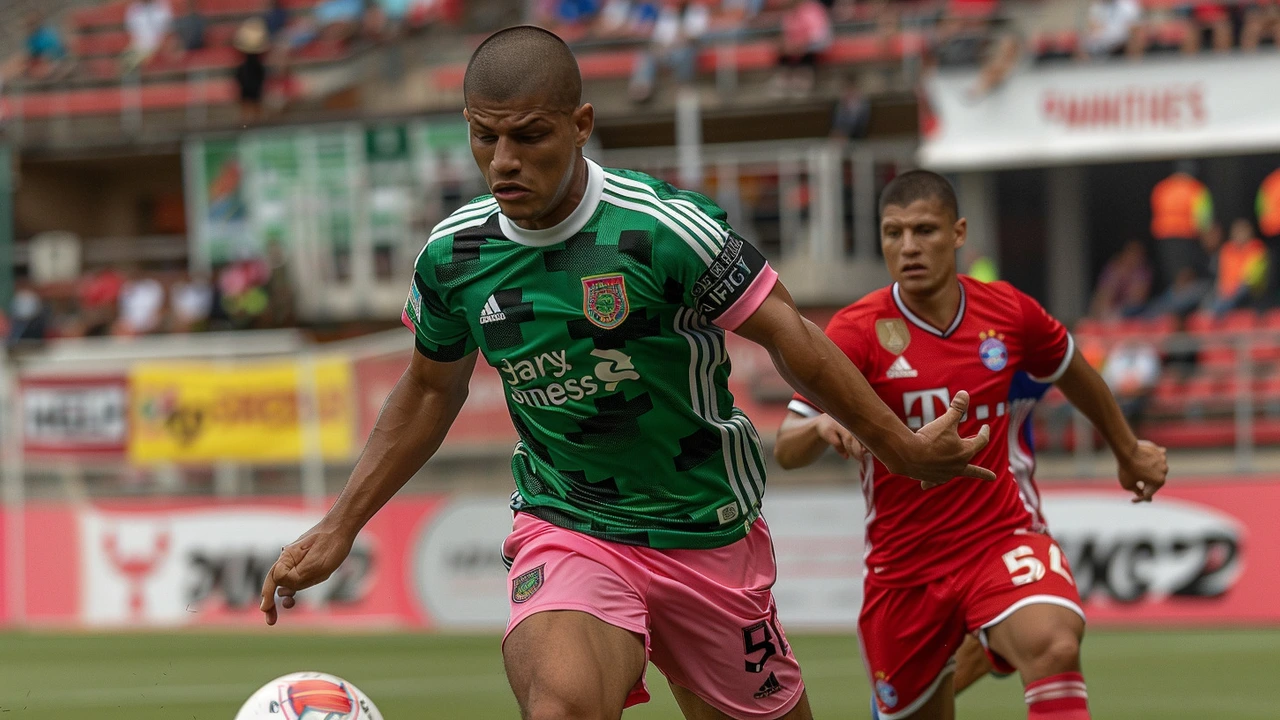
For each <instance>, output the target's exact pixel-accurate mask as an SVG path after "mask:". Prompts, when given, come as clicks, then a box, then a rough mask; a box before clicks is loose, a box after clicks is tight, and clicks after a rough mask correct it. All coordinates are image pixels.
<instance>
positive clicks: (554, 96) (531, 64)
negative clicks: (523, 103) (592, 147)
mask: <svg viewBox="0 0 1280 720" xmlns="http://www.w3.org/2000/svg"><path fill="white" fill-rule="evenodd" d="M462 93H463V96H464V100H465V102H466V105H467V107H471V106H472V105H473V103H475V102H476V101H488V102H495V103H503V102H506V101H510V100H515V99H518V98H531V97H537V98H538V99H539V100H540V101H542V102H543V103H545V104H546V106H547V109H552V110H558V111H565V112H573V111H574V110H576V109H577V108H578V106H579V105H581V104H582V75H581V73H579V72H578V61H577V60H576V59H575V58H574V57H573V51H572V50H570V49H569V46H568V45H565V44H564V41H563V40H561V39H560V38H559V37H558V36H556V35H555V33H552V32H549V31H547V30H543V29H542V28H539V27H534V26H532V25H520V26H517V27H513V28H507V29H506V30H499V31H498V32H496V33H494V34H492V35H490V36H489V37H488V39H486V40H485V41H484V42H482V43H480V47H478V48H476V51H475V52H474V53H472V55H471V61H470V62H468V63H467V74H466V76H465V77H464V78H463V81H462Z"/></svg>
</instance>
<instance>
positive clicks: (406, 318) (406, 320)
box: [400, 308, 418, 333]
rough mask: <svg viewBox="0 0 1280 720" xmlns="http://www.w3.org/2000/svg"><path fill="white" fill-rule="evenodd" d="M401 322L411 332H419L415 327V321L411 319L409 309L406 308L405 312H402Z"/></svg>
mask: <svg viewBox="0 0 1280 720" xmlns="http://www.w3.org/2000/svg"><path fill="white" fill-rule="evenodd" d="M400 322H402V323H404V326H405V327H407V328H409V329H410V330H412V331H414V332H415V333H416V332H418V329H417V328H415V327H414V326H413V321H412V320H410V319H409V309H408V308H405V309H404V310H403V311H401V313H400Z"/></svg>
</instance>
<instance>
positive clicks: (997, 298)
mask: <svg viewBox="0 0 1280 720" xmlns="http://www.w3.org/2000/svg"><path fill="white" fill-rule="evenodd" d="M960 284H961V285H962V286H963V287H964V292H965V296H966V299H967V301H968V302H969V303H971V304H973V305H974V306H977V307H987V308H989V309H992V310H995V311H997V312H1005V311H1010V312H1015V313H1016V312H1020V308H1021V306H1022V299H1023V298H1025V297H1027V295H1026V294H1025V293H1023V292H1022V291H1021V290H1019V289H1018V288H1016V287H1014V286H1013V285H1012V284H1011V283H1009V282H1008V281H1005V280H993V281H992V282H983V281H981V280H975V279H974V278H971V277H969V276H968V275H961V276H960Z"/></svg>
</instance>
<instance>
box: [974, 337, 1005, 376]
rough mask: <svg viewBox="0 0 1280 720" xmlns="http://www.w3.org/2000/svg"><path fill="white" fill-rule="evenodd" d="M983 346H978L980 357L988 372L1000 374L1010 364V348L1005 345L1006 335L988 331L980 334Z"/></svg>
mask: <svg viewBox="0 0 1280 720" xmlns="http://www.w3.org/2000/svg"><path fill="white" fill-rule="evenodd" d="M978 339H979V340H981V341H982V344H981V345H979V346H978V357H979V358H980V359H981V360H982V364H983V365H986V366H987V369H988V370H991V371H994V372H1000V371H1001V370H1003V369H1004V368H1005V366H1006V365H1008V364H1009V348H1007V347H1005V344H1004V333H997V332H996V331H995V330H987V331H986V332H981V333H978Z"/></svg>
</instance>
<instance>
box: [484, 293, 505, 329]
mask: <svg viewBox="0 0 1280 720" xmlns="http://www.w3.org/2000/svg"><path fill="white" fill-rule="evenodd" d="M506 319H507V314H506V313H504V312H502V308H500V307H498V301H497V300H496V299H495V298H494V297H493V296H492V295H490V296H489V299H488V300H487V301H485V304H484V307H482V308H480V324H481V325H488V324H489V323H492V322H501V321H502V320H506Z"/></svg>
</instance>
